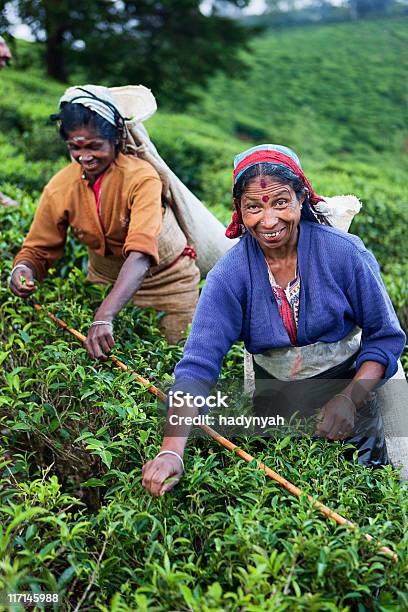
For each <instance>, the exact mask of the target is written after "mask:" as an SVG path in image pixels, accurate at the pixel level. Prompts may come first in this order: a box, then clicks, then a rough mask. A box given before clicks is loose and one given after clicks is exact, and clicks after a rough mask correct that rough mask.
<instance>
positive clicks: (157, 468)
mask: <svg viewBox="0 0 408 612" xmlns="http://www.w3.org/2000/svg"><path fill="white" fill-rule="evenodd" d="M182 475H183V466H182V464H181V461H180V459H179V458H178V457H176V456H175V455H171V454H170V453H169V454H167V453H166V454H164V455H160V457H155V458H154V459H152V460H151V461H148V462H147V463H146V464H145V465H144V466H143V468H142V485H143V486H144V488H145V489H146V491H149V493H151V494H152V495H154V496H155V497H159V496H160V495H164V494H165V493H167V491H170V490H171V489H172V488H173V487H175V486H176V484H177V483H178V482H179V481H180V479H181V477H182Z"/></svg>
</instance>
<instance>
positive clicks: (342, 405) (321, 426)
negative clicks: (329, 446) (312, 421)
mask: <svg viewBox="0 0 408 612" xmlns="http://www.w3.org/2000/svg"><path fill="white" fill-rule="evenodd" d="M355 414H356V407H355V405H354V403H353V402H352V400H351V398H350V399H347V398H346V397H345V396H343V395H335V396H334V397H333V398H332V399H331V400H330V401H328V402H327V404H325V405H324V406H323V408H322V409H321V410H320V412H319V414H318V416H317V428H316V434H317V435H318V436H321V437H323V438H328V439H329V440H344V439H345V438H348V437H350V436H351V435H352V433H353V430H354V420H355Z"/></svg>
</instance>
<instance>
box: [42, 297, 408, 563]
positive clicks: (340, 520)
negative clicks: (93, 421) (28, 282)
mask: <svg viewBox="0 0 408 612" xmlns="http://www.w3.org/2000/svg"><path fill="white" fill-rule="evenodd" d="M34 308H35V310H38V311H42V312H44V314H45V315H46V316H47V317H48V318H49V319H51V321H53V322H54V323H57V325H59V326H60V327H62V328H63V329H65V330H66V331H68V332H69V333H70V334H72V335H73V336H75V338H77V339H78V340H80V341H81V342H84V340H86V336H84V335H83V334H81V333H80V332H79V331H77V330H76V329H74V328H73V327H69V326H68V325H67V324H66V323H65V321H63V320H62V319H59V318H58V317H56V316H55V315H54V314H52V313H50V312H47V311H46V310H45V309H44V308H43V307H42V306H40V305H39V304H34ZM110 359H111V360H112V362H113V363H114V364H115V365H116V366H117V367H118V368H120V369H121V370H123V371H124V372H131V374H133V376H134V377H135V378H136V380H137V381H138V382H140V383H141V384H142V385H144V386H145V387H146V389H147V391H149V392H150V393H153V394H154V395H156V397H158V398H159V399H160V400H162V401H163V402H165V401H166V398H167V396H166V395H165V393H163V391H160V389H158V388H157V387H156V386H155V385H153V384H152V383H151V382H150V381H149V380H147V379H146V378H144V377H143V376H140V374H138V373H137V372H135V371H134V370H132V369H131V368H129V366H127V365H126V364H125V363H123V361H121V360H120V359H118V358H117V357H115V356H114V355H112V356H110ZM199 427H200V429H202V430H203V431H204V432H205V433H206V434H207V435H208V436H210V437H211V438H213V440H215V441H216V442H218V444H220V445H221V446H224V448H227V449H228V450H230V451H232V452H233V453H235V454H236V455H238V456H239V457H240V458H241V459H243V460H244V461H246V462H247V463H251V462H252V461H256V464H257V467H258V469H259V470H261V471H262V472H264V473H265V474H266V475H267V476H268V477H269V478H271V479H272V480H274V481H275V482H277V483H278V484H279V485H280V486H281V487H283V488H285V489H286V490H287V491H289V492H290V493H292V494H293V495H295V496H296V497H300V496H301V495H303V491H302V489H300V488H299V487H297V486H296V485H294V484H292V483H291V482H290V481H289V480H286V478H283V476H281V475H280V474H278V473H277V472H274V471H273V470H271V468H269V467H268V466H267V465H265V464H264V463H262V462H261V461H258V460H257V459H256V458H255V457H254V456H253V455H250V454H249V453H247V452H246V451H244V450H243V449H242V448H239V446H237V445H236V444H234V443H233V442H231V441H230V440H228V439H227V438H224V436H221V434H219V433H217V432H216V431H215V430H214V429H212V428H211V427H209V426H208V425H200V426H199ZM306 496H307V499H308V500H309V501H310V502H311V503H312V505H313V506H315V508H318V509H319V510H320V512H322V514H324V515H325V516H327V518H331V519H333V520H334V521H335V522H336V523H337V524H338V525H346V526H347V527H349V528H350V529H353V530H357V529H358V526H357V525H356V523H353V522H352V521H349V519H346V518H345V517H344V516H342V515H341V514H338V513H337V512H334V511H333V510H331V509H330V508H329V507H328V506H325V505H324V504H322V503H321V502H320V501H319V500H317V499H316V498H315V497H313V496H312V495H309V494H307V495H306ZM362 535H363V536H364V537H365V539H366V540H368V541H369V542H374V543H375V545H376V546H378V548H379V550H380V551H381V552H383V553H384V554H385V555H386V556H387V557H389V558H390V559H392V560H393V561H398V556H397V555H396V553H395V552H394V551H393V550H391V548H388V546H382V545H381V544H380V543H378V542H375V541H374V538H373V537H372V536H371V535H370V534H368V533H364V532H363V534H362ZM407 569H408V566H407Z"/></svg>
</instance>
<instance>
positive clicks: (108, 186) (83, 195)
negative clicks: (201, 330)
mask: <svg viewBox="0 0 408 612" xmlns="http://www.w3.org/2000/svg"><path fill="white" fill-rule="evenodd" d="M161 190H162V184H161V181H160V178H159V175H158V174H157V172H156V170H155V169H154V168H153V166H151V165H150V164H149V163H148V162H146V161H144V160H142V159H138V158H136V157H131V156H127V155H123V154H122V153H119V155H118V157H117V158H116V159H115V161H114V162H113V163H112V164H111V166H110V167H109V168H108V169H107V170H106V172H105V174H104V177H103V179H102V188H101V218H99V217H98V214H97V211H96V202H95V196H94V193H93V191H92V189H91V187H90V185H89V183H88V181H87V180H86V179H85V178H84V175H83V172H82V168H81V166H80V165H79V164H78V163H77V162H72V163H71V164H69V166H67V167H66V168H63V169H62V170H61V171H60V172H58V173H57V174H56V175H55V176H54V177H53V178H52V179H51V181H50V182H49V183H48V184H47V186H46V187H45V189H44V191H43V193H42V196H41V199H40V202H39V204H38V208H37V211H36V213H35V216H34V220H33V223H32V225H31V228H30V231H29V232H28V235H27V237H26V239H25V240H24V243H23V247H22V249H21V250H20V252H19V253H18V255H17V257H16V258H15V260H14V265H16V264H17V263H19V262H21V261H28V262H30V263H31V264H32V265H33V267H34V269H35V276H36V278H37V279H38V280H42V279H43V278H44V276H45V275H46V273H47V270H48V268H49V267H50V266H51V265H52V264H53V262H54V261H55V260H56V259H58V257H61V255H62V254H63V251H64V245H65V240H66V235H67V230H68V227H71V228H72V231H73V233H74V235H75V236H76V238H77V239H78V240H79V241H80V242H82V243H83V244H86V245H87V246H88V247H89V248H90V249H91V250H93V251H95V253H96V254H97V255H102V256H103V255H107V254H109V253H113V254H114V255H124V256H127V255H128V254H129V253H130V252H131V251H139V252H141V253H145V254H147V255H149V256H150V257H151V259H152V263H153V264H158V263H159V255H158V244H157V243H158V235H159V233H160V230H161V225H162V207H161Z"/></svg>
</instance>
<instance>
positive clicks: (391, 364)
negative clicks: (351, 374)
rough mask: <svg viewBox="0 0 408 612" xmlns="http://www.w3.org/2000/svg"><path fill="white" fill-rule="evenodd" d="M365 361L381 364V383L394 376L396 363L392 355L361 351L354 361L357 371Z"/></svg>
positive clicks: (396, 367)
mask: <svg viewBox="0 0 408 612" xmlns="http://www.w3.org/2000/svg"><path fill="white" fill-rule="evenodd" d="M365 361H376V362H377V363H381V364H382V365H383V366H385V372H384V377H383V382H385V381H386V380H388V379H389V378H391V377H392V376H394V374H395V373H396V371H397V370H398V361H397V359H396V358H395V357H394V355H393V354H392V353H388V354H387V353H384V352H383V351H376V350H373V349H370V350H366V351H363V352H361V353H360V355H359V356H358V357H357V359H356V368H357V370H358V369H359V368H360V367H361V366H362V364H363V363H364V362H365Z"/></svg>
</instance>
